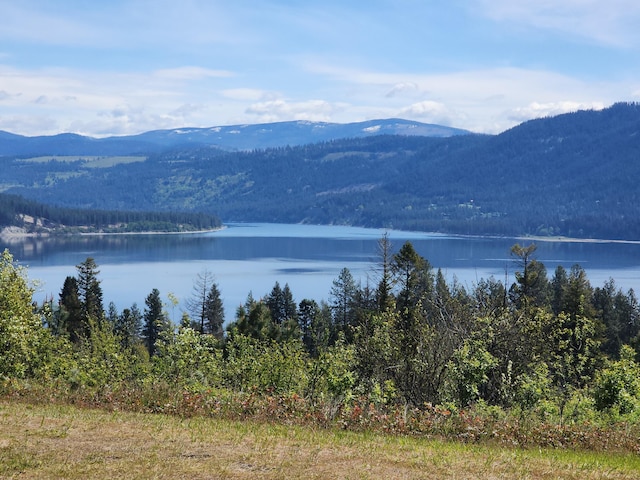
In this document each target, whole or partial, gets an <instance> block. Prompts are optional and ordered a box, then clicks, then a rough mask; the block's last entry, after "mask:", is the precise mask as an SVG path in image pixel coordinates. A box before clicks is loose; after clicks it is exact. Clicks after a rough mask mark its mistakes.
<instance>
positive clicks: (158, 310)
mask: <svg viewBox="0 0 640 480" xmlns="http://www.w3.org/2000/svg"><path fill="white" fill-rule="evenodd" d="M144 303H145V304H146V308H145V309H144V315H143V318H144V326H143V330H142V338H143V340H144V345H145V346H146V347H147V351H148V352H149V355H155V353H156V351H157V349H156V342H157V341H158V340H159V339H160V335H161V334H162V332H163V331H165V330H167V329H168V325H167V319H166V318H165V315H164V312H163V310H162V300H161V299H160V292H159V291H158V289H157V288H154V289H153V290H152V291H151V293H150V294H149V295H148V296H147V298H146V299H145V301H144Z"/></svg>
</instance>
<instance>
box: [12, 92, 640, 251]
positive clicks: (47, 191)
mask: <svg viewBox="0 0 640 480" xmlns="http://www.w3.org/2000/svg"><path fill="white" fill-rule="evenodd" d="M0 164H1V165H2V167H3V180H2V184H0V187H1V189H2V191H5V192H7V193H12V194H17V195H22V196H24V197H26V198H29V199H33V200H36V201H39V202H43V203H46V204H56V205H61V206H65V207H74V208H80V207H82V208H91V209H103V210H113V209H116V210H126V209H136V210H144V211H189V212H203V213H207V214H215V215H217V216H218V217H220V218H222V219H223V221H226V222H231V221H256V222H272V223H317V224H342V225H357V226H365V227H383V228H398V229H408V230H420V231H431V232H442V233H453V234H464V235H508V236H514V235H532V236H554V237H555V236H565V237H576V238H601V239H621V240H640V189H638V184H640V104H616V105H614V106H612V107H610V108H608V109H605V110H601V111H595V110H591V111H581V112H576V113H572V114H564V115H559V116H556V117H548V118H544V119H537V120H531V121H529V122H525V123H523V124H521V125H519V126H517V127H514V128H513V129H510V130H508V131H506V132H503V133H501V134H499V135H477V134H466V135H456V136H451V137H438V138H434V137H424V136H407V135H373V136H366V137H361V138H353V137H350V138H347V139H341V140H332V141H324V142H319V143H314V144H305V145H300V146H287V147H277V148H267V149H253V150H243V151H229V150H227V151H225V150H221V149H219V148H212V147H211V146H206V145H205V146H202V145H199V144H184V143H183V144H182V145H181V146H180V147H171V148H168V149H165V150H163V151H160V152H158V153H154V154H151V155H149V156H144V157H136V158H134V159H133V161H132V160H131V158H124V159H114V160H113V161H112V162H104V161H101V160H100V161H94V160H91V159H87V158H83V157H71V158H67V159H61V158H55V157H49V158H48V157H44V158H36V159H28V158H23V159H20V158H4V159H2V158H0Z"/></svg>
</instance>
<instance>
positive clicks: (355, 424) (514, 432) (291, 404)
mask: <svg viewBox="0 0 640 480" xmlns="http://www.w3.org/2000/svg"><path fill="white" fill-rule="evenodd" d="M0 394H1V396H2V397H3V398H4V399H12V400H15V401H26V402H34V403H46V404H49V403H60V404H67V403H71V404H73V405H76V406H80V407H84V408H101V409H107V410H120V411H133V412H142V413H163V414H169V415H178V416H181V417H193V416H206V417H211V418H220V419H228V420H251V421H257V422H267V423H280V424H292V425H300V426H307V427H310V428H336V429H345V430H350V431H370V432H376V433H383V434H390V435H409V436H422V437H429V438H441V439H447V440H455V441H462V442H467V443H486V442H488V443H492V444H500V445H506V446H512V447H520V448H532V447H552V448H561V449H585V450H596V451H623V452H633V453H638V454H640V422H638V420H637V418H636V417H637V416H636V417H631V416H622V415H620V414H619V413H617V412H609V413H606V414H602V413H601V412H596V411H595V410H594V409H593V408H592V407H593V402H589V401H587V400H586V399H585V398H575V399H573V400H572V401H571V402H570V405H568V406H567V407H565V412H564V416H560V415H559V413H558V411H559V409H558V407H557V406H555V405H540V406H538V407H537V408H534V409H532V410H529V411H522V410H520V409H518V408H514V409H509V410H504V409H501V408H499V407H495V406H489V405H486V404H485V403H484V402H478V403H477V404H475V405H473V406H471V407H469V408H468V409H464V410H457V409H455V407H451V406H442V405H430V404H425V405H422V406H420V407H409V406H407V405H396V404H391V405H384V404H376V403H375V402H374V401H372V399H371V398H370V397H369V396H359V397H352V398H350V399H348V400H345V399H344V398H326V399H323V400H320V401H318V400H314V401H311V400H310V399H309V398H304V397H302V396H300V395H298V394H297V393H295V392H288V393H278V392H276V391H274V390H273V389H266V390H261V389H258V388H251V389H249V390H248V391H244V392H239V391H233V390H230V389H227V388H206V389H205V388H196V389H194V388H187V387H185V386H179V385H176V384H171V383H169V382H166V381H164V380H156V381H154V380H151V379H150V380H149V381H147V382H142V383H133V384H127V383H122V384H119V385H116V386H113V387H105V388H80V389H74V388H70V387H69V385H66V384H64V383H63V382H55V383H51V384H48V385H44V384H42V383H40V382H29V381H25V380H12V381H9V380H5V381H3V382H2V384H1V390H0ZM578 397H579V396H578ZM585 403H587V404H588V405H585Z"/></svg>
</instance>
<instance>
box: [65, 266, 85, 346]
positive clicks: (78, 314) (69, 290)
mask: <svg viewBox="0 0 640 480" xmlns="http://www.w3.org/2000/svg"><path fill="white" fill-rule="evenodd" d="M59 315H60V324H61V325H62V330H63V331H66V333H67V335H69V339H70V340H71V342H73V343H75V344H77V343H79V342H80V341H81V339H83V338H86V336H87V335H88V327H87V323H86V322H85V319H84V315H83V313H82V302H81V301H80V293H79V291H78V281H77V280H76V278H75V277H67V278H65V280H64V284H63V286H62V291H61V292H60V312H59Z"/></svg>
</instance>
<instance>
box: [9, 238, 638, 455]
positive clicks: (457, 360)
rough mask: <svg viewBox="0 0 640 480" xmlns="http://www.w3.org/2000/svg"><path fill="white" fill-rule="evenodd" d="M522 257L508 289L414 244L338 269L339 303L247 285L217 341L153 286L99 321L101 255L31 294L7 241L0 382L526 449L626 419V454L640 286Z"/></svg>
mask: <svg viewBox="0 0 640 480" xmlns="http://www.w3.org/2000/svg"><path fill="white" fill-rule="evenodd" d="M513 251H514V253H515V257H516V261H517V262H518V266H519V267H521V269H522V270H520V273H519V274H518V275H517V276H516V281H515V282H514V284H513V285H510V286H507V285H502V284H501V283H500V282H497V281H496V280H495V279H489V280H481V281H480V282H479V283H478V284H477V285H476V286H475V287H474V288H473V289H472V290H471V291H469V292H468V291H467V290H466V289H465V288H463V287H462V286H461V285H459V284H457V283H456V282H455V280H454V281H453V282H452V283H447V281H446V279H445V277H444V275H443V274H442V272H441V271H438V272H437V273H435V274H434V272H433V269H432V267H431V265H430V263H429V262H428V261H427V260H426V259H424V258H422V257H420V256H419V255H418V254H417V253H416V252H415V250H414V249H413V247H412V246H411V244H409V243H407V244H405V245H403V246H402V247H401V248H400V250H399V251H398V252H397V253H394V254H391V252H387V253H388V254H389V255H388V256H386V257H385V258H387V260H388V266H386V267H385V266H383V267H382V269H381V270H382V271H383V272H385V271H386V273H385V274H383V275H382V276H381V277H380V278H379V282H380V284H379V285H378V286H377V288H371V289H370V288H369V287H368V286H366V287H361V286H355V285H353V283H352V282H351V281H349V275H350V274H349V272H348V270H346V269H344V270H342V271H341V273H340V276H339V277H338V280H337V281H336V282H335V284H334V287H335V288H334V290H333V294H332V295H333V296H332V301H333V309H332V308H331V306H330V305H329V304H326V303H321V304H318V303H317V302H315V301H314V300H310V299H304V300H302V301H301V302H300V303H299V304H298V306H297V307H296V305H295V302H294V300H293V294H292V293H291V289H290V288H289V286H288V285H285V288H280V286H279V284H278V283H276V285H275V286H274V287H273V289H272V290H271V292H270V293H269V294H268V295H266V296H265V300H255V299H254V298H253V296H252V295H251V294H249V296H248V297H247V301H246V302H245V304H244V305H242V306H241V307H240V308H239V309H238V311H237V313H236V320H235V322H233V323H231V324H230V325H229V326H228V328H227V331H226V334H225V335H224V337H222V338H219V337H217V336H216V335H211V334H209V333H208V332H207V331H199V330H198V329H194V328H191V325H192V321H191V319H190V318H189V316H188V315H186V313H185V315H184V317H183V321H182V322H181V325H180V327H179V328H177V329H176V327H175V326H174V325H172V323H171V322H170V321H169V320H168V318H167V314H166V313H165V312H164V310H163V304H162V301H161V299H160V292H159V291H158V290H157V289H153V290H152V292H151V293H150V294H149V295H148V296H147V298H146V300H145V309H144V312H143V313H141V312H140V311H139V310H138V309H137V306H136V305H135V304H134V305H132V307H131V308H128V309H124V310H123V311H122V312H118V311H117V309H116V307H115V305H113V304H110V305H109V309H108V313H107V314H106V315H105V314H104V312H103V311H102V309H101V301H102V300H101V294H100V292H99V285H100V282H99V278H98V275H99V271H98V266H97V264H96V263H95V261H93V259H91V258H89V259H87V261H85V262H84V263H83V264H81V265H80V266H79V268H78V270H79V277H80V279H76V278H74V277H67V279H66V280H65V285H64V286H63V288H62V293H61V295H60V299H59V305H58V306H56V305H54V304H53V301H50V302H47V303H45V304H44V305H42V306H37V305H34V304H33V303H32V295H33V287H31V286H30V285H29V282H28V280H27V277H26V271H25V270H24V269H23V268H21V267H19V266H17V265H16V264H15V263H14V261H13V258H12V256H11V254H10V253H9V252H8V251H5V252H4V253H3V255H2V263H0V381H1V382H2V383H0V394H3V393H2V392H4V394H10V395H14V394H15V395H27V396H29V395H35V396H37V395H39V394H41V395H43V398H47V399H64V400H65V401H71V402H77V403H79V404H88V405H102V406H109V407H110V408H127V409H134V410H141V411H154V412H164V413H179V414H181V415H196V414H197V415H220V416H227V417H229V418H259V419H265V418H268V419H270V420H275V419H279V420H283V421H287V422H299V423H311V424H313V425H322V426H327V425H334V426H340V427H341V428H349V429H355V430H366V429H374V430H380V431H385V432H391V433H400V434H415V435H443V436H446V437H448V438H456V439H463V440H465V441H478V440H487V441H498V442H505V443H512V444H517V445H523V446H527V445H543V446H556V447H558V446H571V447H574V446H578V447H585V448H593V447H594V446H596V445H597V446H598V448H607V449H609V448H613V447H612V445H613V438H614V432H615V435H618V434H620V432H621V431H622V432H623V433H624V435H623V438H624V442H626V443H625V445H626V446H625V447H624V448H625V449H632V450H633V449H640V445H638V442H637V439H638V438H640V435H636V437H633V435H634V432H636V433H638V432H639V431H640V409H638V406H639V405H640V381H639V380H638V378H640V366H639V364H638V350H637V344H638V324H637V319H638V318H639V317H640V311H639V309H638V302H637V300H636V299H635V296H634V295H633V292H628V293H626V294H624V293H622V292H620V291H616V289H615V284H614V283H613V281H609V282H607V283H606V284H605V287H604V288H602V289H594V288H592V287H591V285H590V283H589V280H588V278H587V276H586V274H585V272H584V270H583V269H581V268H580V267H579V266H574V267H572V268H571V270H570V271H569V272H566V271H563V270H559V269H558V270H556V272H555V274H554V277H553V279H552V280H551V281H548V279H547V278H546V269H545V267H544V265H542V264H541V263H539V262H538V261H537V260H536V259H535V257H534V253H535V249H534V248H533V247H516V248H514V250H513ZM81 285H82V287H81ZM212 285H215V283H214V284H211V283H208V284H207V287H206V288H203V289H202V293H203V295H204V296H203V297H201V298H204V300H205V301H206V300H207V299H208V296H209V295H208V294H209V293H210V292H211V291H212ZM372 292H378V293H380V292H384V296H385V298H384V299H382V301H381V299H380V298H376V294H375V293H372ZM218 293H219V292H218ZM205 294H206V295H205ZM345 299H347V300H345ZM90 304H91V305H94V307H95V306H97V308H94V309H91V308H88V307H87V305H90ZM201 307H202V306H201ZM205 307H206V305H205ZM89 311H92V312H94V313H88V312H89ZM99 312H100V313H99ZM345 313H346V314H347V317H345ZM351 313H353V316H350V315H351ZM72 314H73V315H77V318H76V317H74V316H73V315H72ZM345 318H348V320H347V321H345ZM78 319H80V320H81V322H80V324H79V325H80V327H79V326H78V324H77V321H78ZM142 321H143V322H144V325H143V327H142V331H141V330H140V327H141V322H142ZM198 325H201V323H200V322H197V323H196V326H198ZM345 325H348V326H349V328H344V327H345ZM74 332H75V333H74ZM616 345H618V346H619V347H617V348H613V346H616ZM38 392H40V393H38ZM622 426H624V427H622ZM625 429H626V430H625ZM598 435H600V436H602V438H600V439H596V437H597V436H598ZM634 438H635V440H634ZM638 451H640V450H638Z"/></svg>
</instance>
